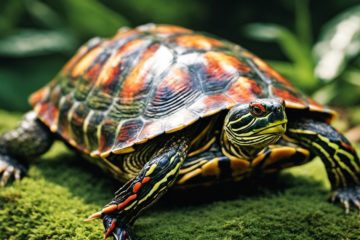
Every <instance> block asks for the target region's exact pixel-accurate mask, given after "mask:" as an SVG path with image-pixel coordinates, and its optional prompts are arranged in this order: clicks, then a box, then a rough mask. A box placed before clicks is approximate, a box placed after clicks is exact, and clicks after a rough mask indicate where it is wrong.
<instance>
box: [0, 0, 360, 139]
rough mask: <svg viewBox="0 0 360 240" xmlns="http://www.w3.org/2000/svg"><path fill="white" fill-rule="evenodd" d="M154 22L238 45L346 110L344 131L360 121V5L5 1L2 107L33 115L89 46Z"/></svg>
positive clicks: (0, 26)
mask: <svg viewBox="0 0 360 240" xmlns="http://www.w3.org/2000/svg"><path fill="white" fill-rule="evenodd" d="M148 22H154V23H167V24H177V25H181V26H184V27H188V28H191V29H195V30H200V31H206V32H210V33H212V34H215V35H218V36H221V37H223V38H226V39H229V40H231V41H233V42H235V43H238V44H240V45H242V46H243V47H245V48H247V49H249V50H250V51H252V52H254V53H255V54H257V55H258V56H260V57H261V58H263V59H265V60H267V61H268V62H269V63H270V64H271V65H272V66H273V67H274V68H275V69H277V70H278V71H279V72H281V73H282V74H283V75H285V76H286V77H287V78H289V79H290V80H291V81H292V82H293V83H294V84H295V85H297V86H298V87H299V88H300V89H302V91H304V92H306V93H307V94H309V95H311V96H312V97H313V98H315V99H316V100H317V101H319V102H321V103H324V104H328V105H331V106H333V107H335V108H336V109H337V110H338V111H340V116H341V119H343V120H344V121H342V123H341V124H342V127H341V128H344V129H345V128H352V127H354V126H356V125H357V124H359V123H360V3H359V0H343V1H338V0H327V1H309V0H277V1H268V0H266V1H265V0H262V1H260V0H254V1H236V0H232V1H231V0H222V1H215V0H206V1H205V0H202V1H201V0H182V1H168V0H136V1H126V0H118V1H110V0H1V2H0V108H1V109H6V110H9V111H26V110H28V109H30V107H29V105H28V104H27V97H28V95H29V94H30V93H31V92H33V91H34V90H36V89H38V88H39V87H40V86H42V85H44V84H45V83H46V82H48V81H49V80H50V79H51V78H52V77H53V76H54V75H55V74H56V73H57V72H58V71H59V69H60V68H61V67H62V65H63V64H64V63H65V62H66V61H67V60H68V59H69V58H70V57H71V56H72V55H73V54H74V52H75V51H76V49H77V48H78V47H79V46H80V45H81V44H82V43H83V42H85V41H87V40H88V39H89V38H91V37H93V36H102V37H110V36H112V35H113V34H114V33H115V32H116V31H117V29H118V28H119V27H122V26H130V27H133V26H137V25H140V24H144V23H148ZM359 132H360V130H359V127H358V130H357V133H355V135H354V133H353V136H355V137H356V136H359V135H360V133H359Z"/></svg>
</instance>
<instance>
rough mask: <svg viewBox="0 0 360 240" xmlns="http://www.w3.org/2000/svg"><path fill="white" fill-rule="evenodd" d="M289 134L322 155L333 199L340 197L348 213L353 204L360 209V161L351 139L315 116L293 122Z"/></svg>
mask: <svg viewBox="0 0 360 240" xmlns="http://www.w3.org/2000/svg"><path fill="white" fill-rule="evenodd" d="M286 135H287V136H288V137H290V138H291V139H293V140H295V141H297V142H298V144H299V145H302V146H304V147H306V148H308V149H309V150H310V151H311V152H312V153H314V154H315V155H318V156H319V157H320V158H321V160H322V162H323V163H324V165H325V168H326V172H327V175H328V178H329V180H330V183H331V188H332V201H336V200H339V201H340V202H341V203H342V204H343V205H344V207H345V210H346V212H347V213H348V212H349V209H350V205H351V204H353V205H354V206H356V207H357V208H358V209H359V210H360V161H359V157H358V155H357V154H356V151H355V149H354V148H353V146H352V145H351V143H350V142H349V141H348V140H347V139H346V138H345V137H344V136H343V135H342V134H340V133H339V132H338V131H336V130H335V129H334V128H333V127H331V126H330V125H328V124H326V123H324V122H319V121H315V120H311V119H300V120H295V121H292V122H289V123H288V131H287V133H286Z"/></svg>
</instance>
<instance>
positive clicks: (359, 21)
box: [313, 5, 360, 81]
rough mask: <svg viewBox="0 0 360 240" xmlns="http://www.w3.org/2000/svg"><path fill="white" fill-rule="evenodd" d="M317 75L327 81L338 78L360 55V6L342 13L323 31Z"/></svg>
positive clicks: (319, 47) (316, 47)
mask: <svg viewBox="0 0 360 240" xmlns="http://www.w3.org/2000/svg"><path fill="white" fill-rule="evenodd" d="M313 51H314V55H315V56H316V59H317V64H316V67H315V74H316V76H318V77H319V78H320V79H323V80H325V81H331V80H334V79H335V78H336V77H338V76H339V75H340V74H341V73H342V72H343V71H344V70H345V69H346V66H347V65H348V63H349V60H351V59H353V58H354V57H355V56H358V55H359V53H360V5H358V6H356V7H352V8H351V9H348V10H346V11H345V12H342V13H341V14H339V15H338V16H336V17H335V18H334V19H332V20H331V21H330V22H328V23H327V24H326V25H325V26H324V27H323V29H322V33H321V37H320V40H319V41H318V42H317V43H316V45H315V47H314V49H313Z"/></svg>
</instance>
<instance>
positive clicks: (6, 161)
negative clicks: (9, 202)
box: [0, 154, 26, 187]
mask: <svg viewBox="0 0 360 240" xmlns="http://www.w3.org/2000/svg"><path fill="white" fill-rule="evenodd" d="M25 174H26V168H25V167H24V166H23V165H21V164H20V163H18V162H17V161H16V160H14V159H13V158H12V157H10V156H8V155H5V154H0V187H4V186H5V185H6V184H7V183H8V182H9V180H10V179H11V177H13V178H14V179H15V181H18V180H20V178H21V177H22V176H24V175H25Z"/></svg>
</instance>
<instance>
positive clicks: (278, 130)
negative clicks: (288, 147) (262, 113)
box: [255, 121, 287, 135]
mask: <svg viewBox="0 0 360 240" xmlns="http://www.w3.org/2000/svg"><path fill="white" fill-rule="evenodd" d="M286 123H287V121H284V122H281V123H279V124H275V125H272V126H270V127H267V128H264V129H261V130H259V131H257V132H255V134H256V135H262V134H273V135H283V134H284V133H285V132H286Z"/></svg>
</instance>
